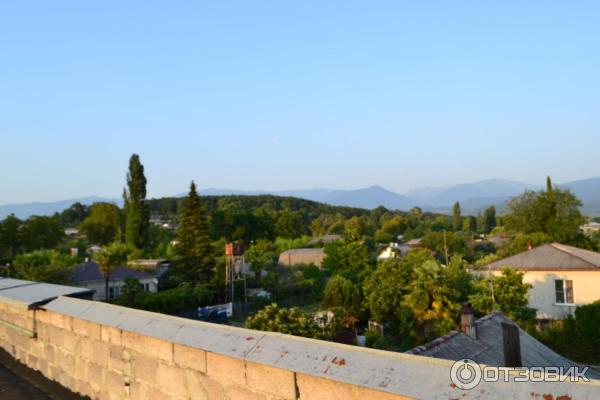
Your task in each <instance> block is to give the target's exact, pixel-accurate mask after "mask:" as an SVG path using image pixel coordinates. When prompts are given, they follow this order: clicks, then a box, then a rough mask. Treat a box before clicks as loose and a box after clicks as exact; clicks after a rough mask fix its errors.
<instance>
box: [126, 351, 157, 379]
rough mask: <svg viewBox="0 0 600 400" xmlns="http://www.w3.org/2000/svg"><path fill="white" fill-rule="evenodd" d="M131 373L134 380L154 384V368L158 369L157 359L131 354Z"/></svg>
mask: <svg viewBox="0 0 600 400" xmlns="http://www.w3.org/2000/svg"><path fill="white" fill-rule="evenodd" d="M131 363H132V370H131V374H132V375H133V377H134V378H135V380H140V381H144V382H146V383H150V384H154V383H155V382H156V370H157V369H158V360H156V359H155V358H153V357H150V356H146V355H143V354H139V353H136V354H134V355H133V356H132V360H131Z"/></svg>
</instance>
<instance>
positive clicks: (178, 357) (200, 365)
mask: <svg viewBox="0 0 600 400" xmlns="http://www.w3.org/2000/svg"><path fill="white" fill-rule="evenodd" d="M173 360H174V362H175V365H177V366H179V367H181V368H191V369H193V370H196V371H199V372H204V373H205V372H206V352H205V351H204V350H200V349H195V348H193V347H189V346H182V345H180V344H175V345H174V346H173Z"/></svg>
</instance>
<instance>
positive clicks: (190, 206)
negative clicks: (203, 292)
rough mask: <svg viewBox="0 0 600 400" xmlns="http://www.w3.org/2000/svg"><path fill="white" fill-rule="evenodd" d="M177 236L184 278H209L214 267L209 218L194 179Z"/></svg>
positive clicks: (193, 279)
mask: <svg viewBox="0 0 600 400" xmlns="http://www.w3.org/2000/svg"><path fill="white" fill-rule="evenodd" d="M177 236H178V239H179V244H178V245H177V253H178V254H179V256H180V257H181V259H180V266H181V268H180V270H181V273H182V275H183V276H184V278H186V280H191V281H193V282H197V281H199V280H204V281H206V280H208V279H209V278H210V275H211V272H212V267H213V259H212V248H211V242H210V236H209V227H208V218H207V216H206V210H205V208H204V205H203V204H202V202H201V201H200V197H199V196H198V193H197V192H196V184H195V183H194V182H193V181H192V183H191V185H190V193H189V195H188V197H187V201H186V202H185V205H184V208H183V211H182V213H181V218H180V225H179V231H178V232H177Z"/></svg>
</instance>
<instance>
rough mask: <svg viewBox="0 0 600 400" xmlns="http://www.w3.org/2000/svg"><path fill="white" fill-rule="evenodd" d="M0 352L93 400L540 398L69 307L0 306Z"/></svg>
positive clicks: (366, 354)
mask: <svg viewBox="0 0 600 400" xmlns="http://www.w3.org/2000/svg"><path fill="white" fill-rule="evenodd" d="M0 346H1V347H2V348H4V349H5V350H6V351H7V352H9V353H10V354H11V355H12V356H13V357H14V358H16V359H18V360H19V361H20V362H22V363H24V364H26V365H27V366H29V367H30V368H32V369H35V370H38V371H40V372H41V373H42V374H43V375H45V376H46V377H48V378H49V379H52V380H54V381H56V382H58V383H60V384H61V385H62V386H64V387H66V388H69V389H70V390H72V391H74V392H77V393H80V394H82V395H86V396H89V397H90V398H92V399H102V400H105V399H106V400H121V399H135V400H138V399H139V400H142V399H143V400H146V399H156V400H159V399H173V400H178V399H182V400H183V399H194V400H195V399H248V400H250V399H251V400H270V399H272V400H275V399H277V400H298V399H300V400H307V399H348V400H353V399H354V400H359V399H369V400H384V399H385V400H387V399H407V398H426V399H429V398H431V399H450V398H464V399H470V398H492V399H493V398H497V399H501V398H521V397H523V398H525V396H526V397H527V398H531V393H538V392H537V391H538V390H540V388H539V387H538V388H536V387H533V386H531V385H530V384H521V386H518V385H516V384H512V386H510V387H509V386H507V385H506V384H504V385H500V386H498V385H492V384H486V385H482V386H481V387H478V389H477V391H470V392H469V391H461V390H460V389H457V388H456V387H455V386H453V385H452V384H451V382H450V380H449V370H450V366H451V365H452V362H450V361H445V360H436V359H431V358H425V357H419V356H411V355H405V354H397V353H389V352H382V351H376V350H371V349H361V348H356V347H352V346H345V345H338V344H335V343H328V342H322V341H316V340H310V339H304V338H296V337H292V336H288V335H282V334H276V333H265V332H258V331H252V330H247V329H240V328H232V327H226V326H219V325H213V324H208V323H202V322H196V321H189V320H184V319H180V318H175V317H169V316H164V315H159V314H154V313H148V312H144V311H139V310H132V309H127V308H123V307H118V306H114V305H109V304H104V303H98V302H92V301H88V300H80V299H73V298H68V297H59V298H57V299H56V300H53V301H51V302H49V303H47V304H46V305H44V306H41V307H40V308H36V309H28V308H27V307H23V306H21V305H18V304H13V303H10V302H5V301H3V298H2V297H1V296H0ZM599 388H600V386H597V385H596V386H594V387H592V388H591V389H590V387H584V386H581V385H580V386H578V387H573V385H571V386H569V387H567V386H560V387H549V386H546V387H544V388H543V390H555V391H563V390H564V391H567V390H568V391H570V393H571V394H573V393H587V392H586V390H598V389H599ZM540 393H541V392H540ZM548 393H550V392H548ZM590 393H591V392H590ZM595 393H598V392H595ZM572 398H577V397H572Z"/></svg>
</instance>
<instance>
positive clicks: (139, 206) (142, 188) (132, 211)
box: [123, 154, 150, 249]
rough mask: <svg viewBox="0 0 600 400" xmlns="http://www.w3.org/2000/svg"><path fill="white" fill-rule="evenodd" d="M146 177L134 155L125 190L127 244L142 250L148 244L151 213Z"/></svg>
mask: <svg viewBox="0 0 600 400" xmlns="http://www.w3.org/2000/svg"><path fill="white" fill-rule="evenodd" d="M145 200H146V177H145V176H144V166H143V165H142V163H141V162H140V156H138V155H137V154H133V155H132V156H131V158H130V159H129V171H128V172H127V187H126V188H125V189H123V201H124V208H125V243H126V244H127V245H129V246H133V247H135V248H136V249H142V248H144V246H145V245H146V243H147V242H148V231H149V226H150V222H149V220H150V213H149V211H148V207H147V205H146V203H145Z"/></svg>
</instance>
